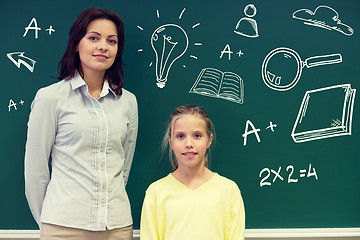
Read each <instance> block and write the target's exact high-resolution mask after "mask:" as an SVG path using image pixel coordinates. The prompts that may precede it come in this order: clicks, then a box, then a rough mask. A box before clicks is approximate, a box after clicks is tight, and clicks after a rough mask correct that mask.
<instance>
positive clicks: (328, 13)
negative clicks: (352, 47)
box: [293, 6, 354, 36]
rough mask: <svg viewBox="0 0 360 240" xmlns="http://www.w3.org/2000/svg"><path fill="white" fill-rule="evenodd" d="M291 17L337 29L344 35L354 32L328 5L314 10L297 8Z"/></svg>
mask: <svg viewBox="0 0 360 240" xmlns="http://www.w3.org/2000/svg"><path fill="white" fill-rule="evenodd" d="M293 18H294V19H299V20H301V21H303V22H304V24H307V25H310V26H314V27H320V28H324V29H327V30H330V31H331V30H335V31H338V32H340V33H342V34H344V35H346V36H351V35H353V33H354V30H353V29H352V28H351V27H350V26H348V25H346V24H344V23H342V22H341V20H340V18H339V14H338V13H337V12H336V11H335V10H334V9H332V8H331V7H328V6H319V7H317V8H316V9H315V11H314V12H313V11H311V10H309V9H300V10H297V11H295V12H294V13H293Z"/></svg>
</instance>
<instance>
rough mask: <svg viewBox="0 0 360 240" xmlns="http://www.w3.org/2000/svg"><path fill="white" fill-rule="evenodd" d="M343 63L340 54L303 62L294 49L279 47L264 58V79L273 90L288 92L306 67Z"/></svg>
mask: <svg viewBox="0 0 360 240" xmlns="http://www.w3.org/2000/svg"><path fill="white" fill-rule="evenodd" d="M341 62H342V56H341V54H339V53H336V54H328V55H322V56H314V57H309V58H307V59H305V61H302V60H301V58H300V56H299V54H298V53H297V52H296V51H294V50H293V49H290V48H286V47H279V48H276V49H274V50H272V51H271V52H270V53H269V54H268V55H267V56H266V57H265V58H264V61H263V64H262V70H261V71H262V79H263V81H264V83H265V84H266V85H267V86H268V87H269V88H271V89H273V90H276V91H287V90H290V89H291V88H293V87H295V85H296V84H297V83H298V81H299V79H300V77H301V73H302V69H303V68H304V67H305V66H306V68H311V67H317V66H322V65H328V64H335V63H341Z"/></svg>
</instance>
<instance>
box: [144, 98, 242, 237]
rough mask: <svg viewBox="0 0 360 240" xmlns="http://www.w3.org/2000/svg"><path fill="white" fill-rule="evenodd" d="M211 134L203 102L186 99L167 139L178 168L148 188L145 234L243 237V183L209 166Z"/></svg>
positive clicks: (175, 114)
mask: <svg viewBox="0 0 360 240" xmlns="http://www.w3.org/2000/svg"><path fill="white" fill-rule="evenodd" d="M212 140H213V125H212V122H211V120H210V118H209V116H208V115H207V113H206V112H205V111H204V110H203V109H202V108H200V107H197V106H194V105H186V106H181V107H178V108H177V109H176V110H175V111H174V112H173V113H172V115H171V117H170V121H169V126H168V129H167V132H166V135H165V138H164V144H167V143H168V144H169V145H170V148H169V154H170V159H171V161H172V163H173V169H174V171H173V172H172V173H170V174H169V175H168V176H166V177H164V178H162V179H160V180H158V181H156V182H154V183H152V184H151V185H150V186H149V188H148V189H147V191H146V196H145V200H144V203H143V208H142V214H141V227H140V238H141V240H167V239H171V240H177V239H179V240H184V239H186V240H192V239H194V240H203V239H206V240H243V239H244V231H245V211H244V205H243V201H242V198H241V194H240V190H239V188H238V187H237V185H236V183H235V182H233V181H231V180H229V179H227V178H224V177H222V176H220V175H219V174H217V173H214V172H212V171H210V170H209V169H208V168H207V166H208V159H207V156H208V149H209V147H210V145H211V142H212ZM173 155H175V158H173Z"/></svg>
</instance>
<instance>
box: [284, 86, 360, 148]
mask: <svg viewBox="0 0 360 240" xmlns="http://www.w3.org/2000/svg"><path fill="white" fill-rule="evenodd" d="M355 93H356V89H352V88H351V85H350V84H342V85H336V86H331V87H326V88H321V89H316V90H311V91H307V92H306V93H305V95H304V98H303V101H302V103H301V106H300V110H299V113H298V116H297V119H296V122H295V124H294V127H293V130H292V133H291V136H292V138H293V140H294V141H295V142H296V143H299V142H306V141H312V140H317V139H322V138H329V137H336V136H342V135H351V124H352V115H353V107H354V99H355Z"/></svg>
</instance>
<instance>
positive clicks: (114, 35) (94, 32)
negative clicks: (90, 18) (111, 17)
mask: <svg viewBox="0 0 360 240" xmlns="http://www.w3.org/2000/svg"><path fill="white" fill-rule="evenodd" d="M86 34H96V35H99V36H101V34H100V33H98V32H96V31H90V32H87V33H86ZM108 37H117V34H112V35H109V36H108Z"/></svg>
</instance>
